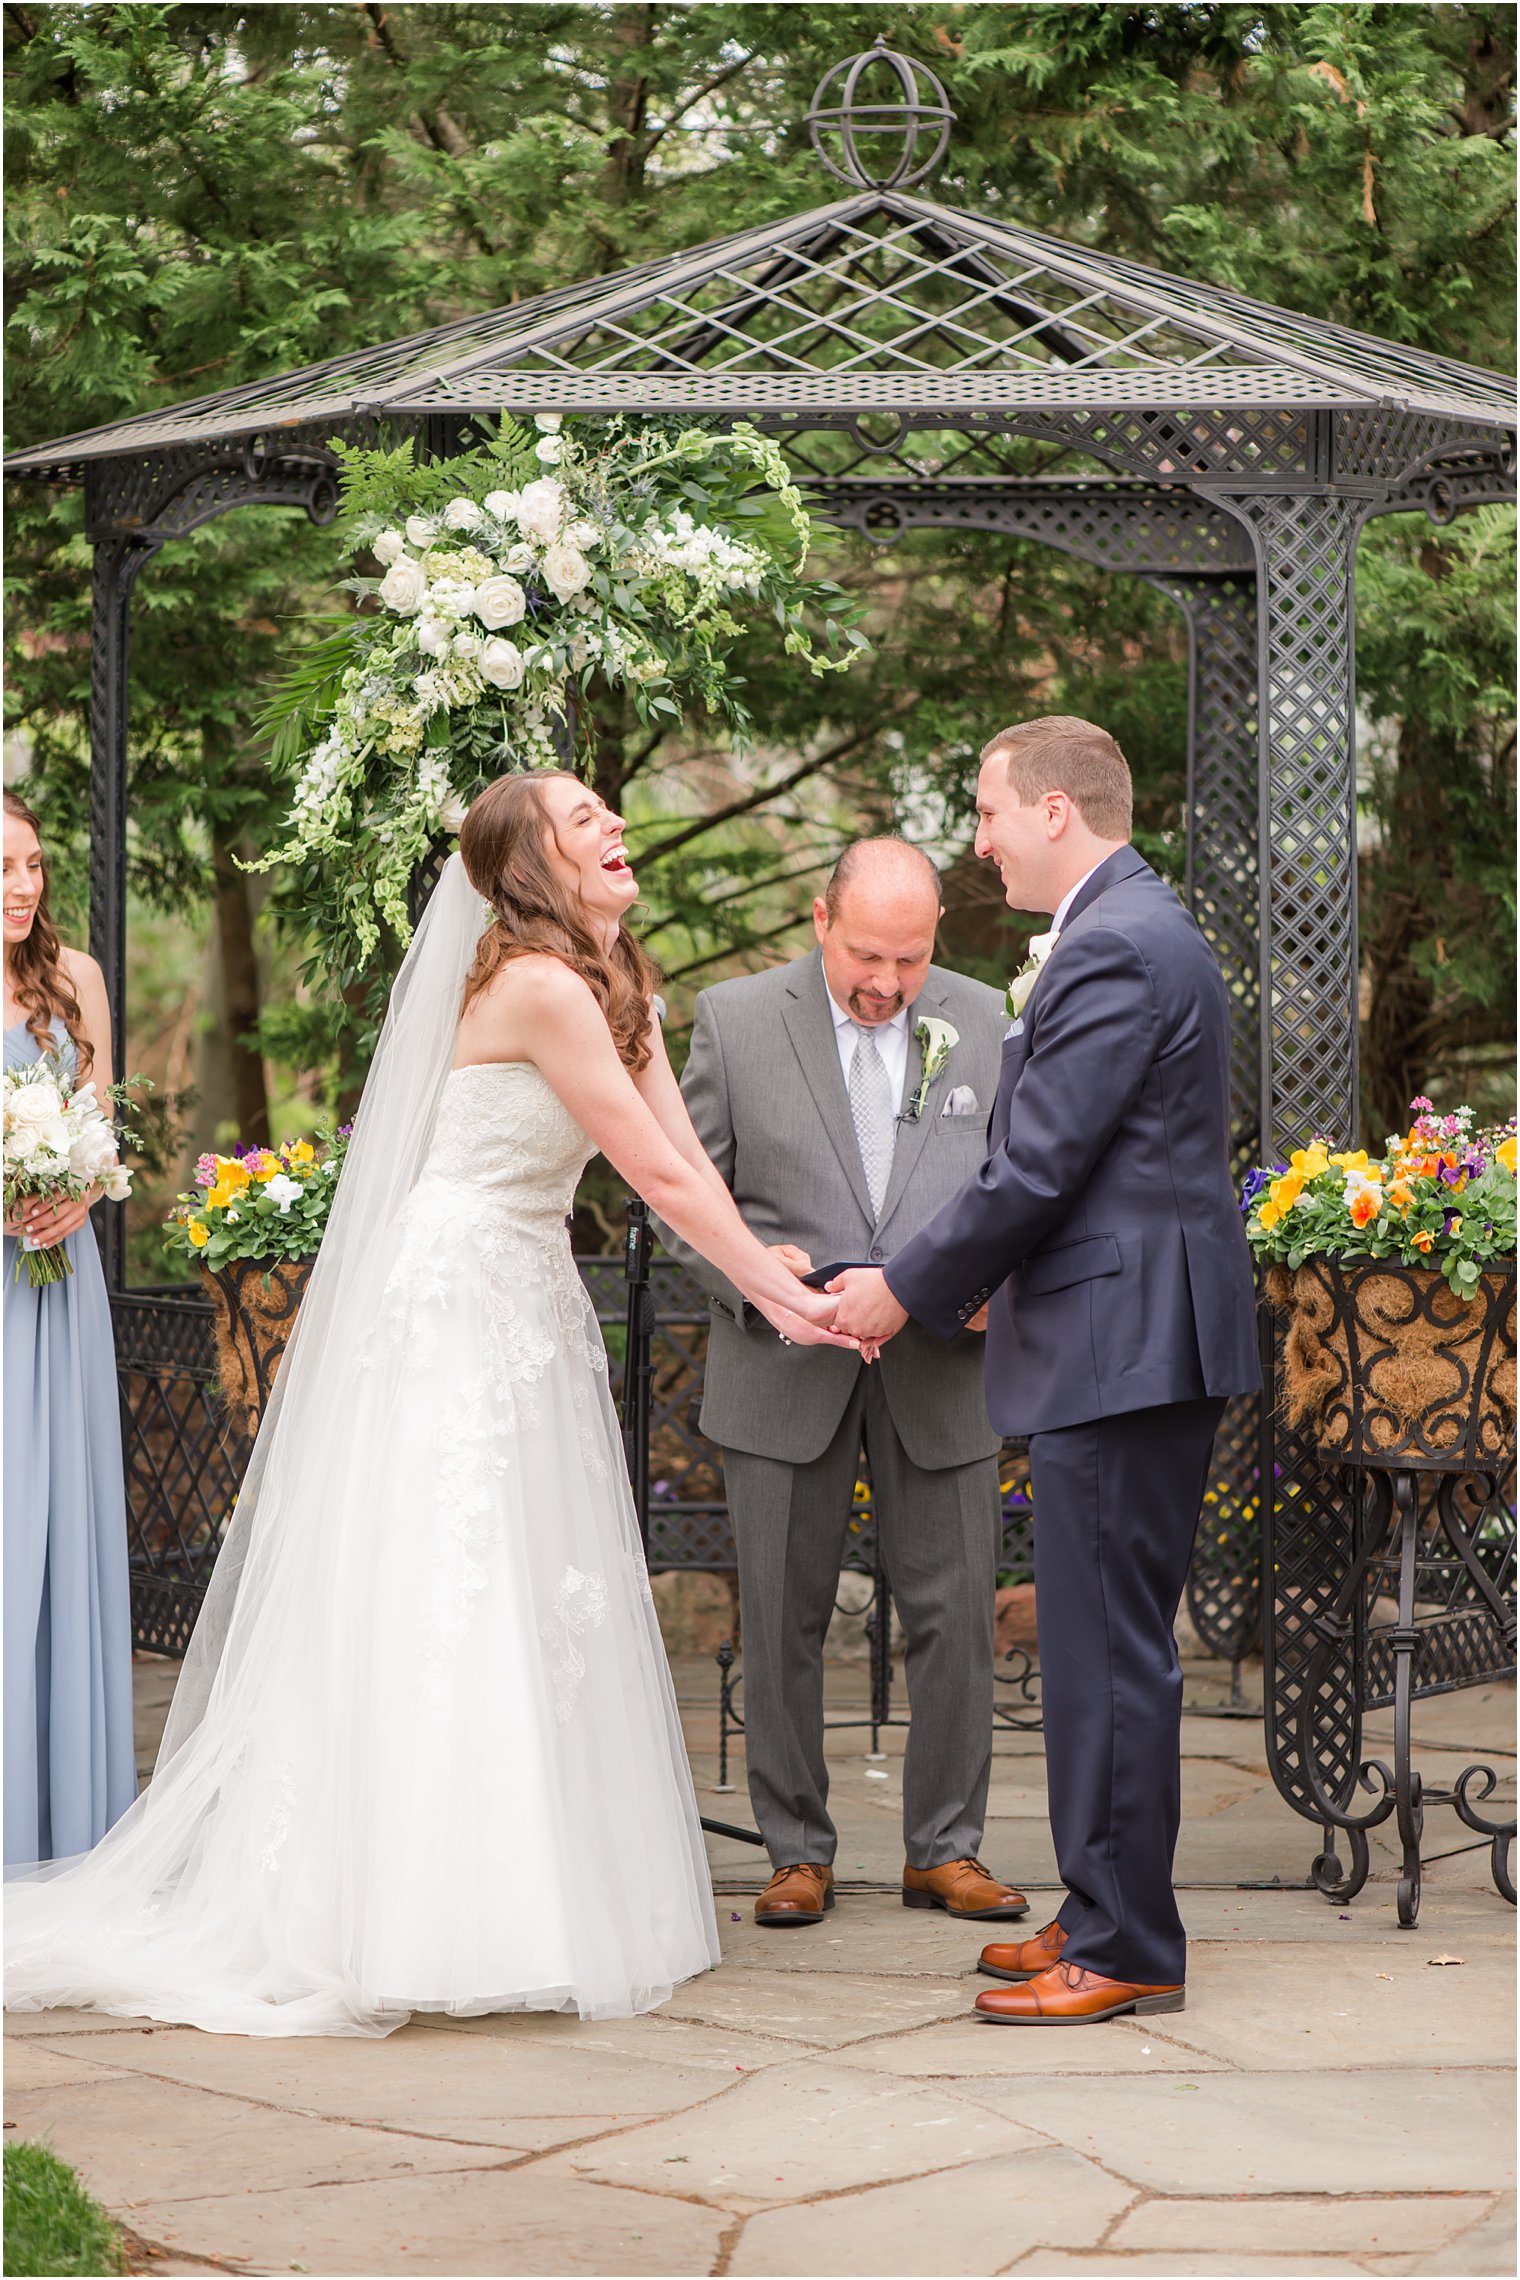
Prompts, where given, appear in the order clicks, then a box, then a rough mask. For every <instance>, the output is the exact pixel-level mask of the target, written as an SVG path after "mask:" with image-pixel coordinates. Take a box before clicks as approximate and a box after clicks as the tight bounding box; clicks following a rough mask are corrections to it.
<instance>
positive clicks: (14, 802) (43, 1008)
mask: <svg viewBox="0 0 1520 2280" xmlns="http://www.w3.org/2000/svg"><path fill="white" fill-rule="evenodd" d="M5 813H6V818H7V820H8V821H9V822H12V823H29V824H30V825H31V827H32V829H33V831H35V832H36V834H37V839H38V843H39V845H40V843H41V840H42V826H41V824H40V823H39V822H38V820H37V818H36V816H35V815H34V814H33V813H32V811H31V809H30V808H29V807H28V806H27V804H26V802H25V800H23V799H19V798H18V797H17V795H16V794H15V793H14V792H7V793H6V795H5ZM6 956H7V958H8V959H9V962H10V969H11V994H12V996H13V997H14V998H15V1000H16V1003H17V1004H18V1005H24V1006H25V1007H26V1009H27V1011H26V1026H27V1028H28V1029H29V1030H30V1031H31V1033H32V1035H33V1036H34V1037H35V1038H36V1040H37V1042H38V1044H39V1045H40V1046H41V1047H42V1050H43V1051H44V1052H45V1053H46V1052H50V1051H51V1050H52V1044H53V1039H52V1036H51V1030H52V1025H53V1020H54V1017H55V1016H56V1017H57V1019H58V1020H59V1021H61V1022H62V1023H63V1026H64V1028H65V1029H66V1030H67V1031H68V1033H69V1035H70V1037H72V1038H73V1040H74V1051H75V1054H76V1056H77V1058H78V1062H79V1074H80V1076H81V1077H84V1076H88V1074H89V1069H90V1063H91V1062H92V1061H93V1060H94V1058H95V1053H94V1048H93V1047H92V1046H91V1044H90V1040H89V1039H88V1037H86V1035H85V1033H84V1014H83V1012H82V1011H81V1009H80V1004H79V999H78V996H77V994H76V993H75V989H74V985H73V983H72V982H71V981H70V980H69V970H68V968H67V966H65V964H64V962H63V944H62V942H61V941H60V940H59V936H58V929H57V927H56V926H55V925H54V924H53V922H52V920H51V918H50V917H49V916H48V898H47V861H46V858H44V859H43V866H42V892H41V894H40V895H39V896H38V898H37V910H36V915H35V916H34V918H33V920H32V931H31V933H30V934H29V935H28V936H27V938H26V940H25V941H24V942H12V943H9V944H7V946H6Z"/></svg>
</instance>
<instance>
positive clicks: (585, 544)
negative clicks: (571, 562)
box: [565, 522, 602, 554]
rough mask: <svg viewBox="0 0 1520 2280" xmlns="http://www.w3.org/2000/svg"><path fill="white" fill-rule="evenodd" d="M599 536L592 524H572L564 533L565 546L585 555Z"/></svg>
mask: <svg viewBox="0 0 1520 2280" xmlns="http://www.w3.org/2000/svg"><path fill="white" fill-rule="evenodd" d="M601 535H602V534H601V532H600V531H599V530H598V529H597V527H596V524H595V523H594V522H573V523H571V525H570V527H569V529H568V530H567V531H566V532H565V544H566V545H567V546H573V547H574V548H575V549H576V551H577V553H580V554H587V553H589V552H590V550H591V548H592V547H593V546H595V545H596V543H597V541H598V539H599V538H600V537H601Z"/></svg>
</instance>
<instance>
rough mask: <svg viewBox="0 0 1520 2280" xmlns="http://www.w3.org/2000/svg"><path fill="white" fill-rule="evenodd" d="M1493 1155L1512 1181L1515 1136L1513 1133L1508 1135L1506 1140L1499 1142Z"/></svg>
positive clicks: (1513, 1174)
mask: <svg viewBox="0 0 1520 2280" xmlns="http://www.w3.org/2000/svg"><path fill="white" fill-rule="evenodd" d="M1494 1154H1495V1156H1496V1157H1497V1158H1498V1160H1499V1162H1500V1163H1501V1164H1502V1165H1503V1166H1504V1169H1505V1170H1506V1171H1507V1172H1508V1173H1509V1175H1510V1177H1511V1179H1513V1178H1514V1176H1515V1135H1514V1133H1513V1132H1512V1133H1511V1134H1510V1136H1509V1138H1508V1139H1507V1140H1501V1141H1500V1142H1499V1145H1498V1147H1497V1148H1496V1149H1495V1150H1494Z"/></svg>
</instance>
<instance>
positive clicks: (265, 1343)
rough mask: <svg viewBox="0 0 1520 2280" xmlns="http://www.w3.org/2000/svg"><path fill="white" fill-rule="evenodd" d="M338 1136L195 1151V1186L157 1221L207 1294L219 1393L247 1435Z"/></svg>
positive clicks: (314, 1242) (337, 1158)
mask: <svg viewBox="0 0 1520 2280" xmlns="http://www.w3.org/2000/svg"><path fill="white" fill-rule="evenodd" d="M348 1137H349V1127H348V1126H347V1125H343V1126H341V1127H340V1128H339V1129H338V1131H336V1132H331V1133H324V1135H323V1136H322V1137H321V1139H319V1140H318V1141H317V1142H315V1143H313V1142H312V1141H310V1140H287V1141H286V1142H285V1144H284V1146H283V1147H281V1148H278V1149H276V1148H235V1149H234V1150H233V1152H232V1154H231V1155H230V1156H219V1155H218V1156H210V1155H208V1156H202V1158H201V1159H200V1162H199V1163H198V1164H197V1165H196V1167H195V1181H196V1185H195V1191H194V1192H192V1193H190V1194H186V1195H182V1196H180V1197H179V1199H178V1201H177V1202H176V1204H175V1207H174V1210H173V1211H172V1212H171V1213H170V1215H169V1218H168V1220H167V1221H166V1223H165V1236H164V1248H165V1250H166V1251H169V1252H170V1253H172V1254H174V1255H175V1256H177V1257H180V1258H187V1259H190V1260H193V1261H194V1263H195V1264H196V1265H197V1266H198V1267H199V1268H200V1271H201V1276H202V1279H203V1280H204V1282H205V1285H206V1288H207V1290H208V1291H209V1292H210V1294H211V1300H212V1304H213V1306H214V1307H215V1310H216V1313H215V1321H216V1355H217V1367H218V1375H219V1378H220V1382H221V1389H222V1398H223V1400H224V1401H225V1402H226V1405H227V1412H228V1415H229V1416H230V1418H231V1419H232V1422H233V1423H234V1425H236V1426H237V1427H238V1429H239V1430H240V1431H242V1432H245V1433H247V1435H248V1436H249V1438H250V1439H252V1437H253V1435H254V1434H255V1433H257V1431H258V1429H259V1425H260V1422H261V1421H262V1419H263V1415H264V1411H265V1409H266V1407H267V1406H268V1402H269V1396H270V1393H271V1391H272V1389H273V1386H274V1379H275V1372H276V1371H277V1369H278V1368H279V1365H280V1357H281V1355H282V1354H283V1353H284V1351H285V1348H286V1346H287V1345H288V1343H289V1341H290V1333H291V1331H292V1330H293V1329H294V1328H295V1319H296V1309H297V1307H298V1306H299V1305H300V1303H301V1298H302V1294H303V1293H304V1291H305V1289H306V1285H307V1282H308V1280H309V1279H310V1276H311V1270H312V1267H313V1265H314V1264H315V1262H316V1255H317V1248H318V1246H319V1244H320V1243H321V1240H322V1234H323V1230H324V1229H325V1228H326V1225H327V1217H328V1213H329V1212H330V1210H331V1209H332V1199H333V1196H334V1194H335V1193H336V1191H337V1185H338V1173H339V1171H340V1169H341V1167H342V1163H343V1158H344V1155H345V1153H346V1151H347V1147H348Z"/></svg>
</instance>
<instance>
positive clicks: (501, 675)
mask: <svg viewBox="0 0 1520 2280" xmlns="http://www.w3.org/2000/svg"><path fill="white" fill-rule="evenodd" d="M475 662H476V663H477V665H478V666H479V667H480V670H481V672H482V673H483V674H484V676H485V678H486V679H487V680H488V681H489V682H490V684H491V686H492V688H493V689H517V688H521V686H522V677H523V657H522V651H521V650H520V649H519V648H518V646H517V644H516V642H515V641H502V640H500V639H497V640H494V641H488V642H486V644H485V646H484V647H483V648H482V650H481V652H480V655H479V657H478V658H477V659H476V661H475Z"/></svg>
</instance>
